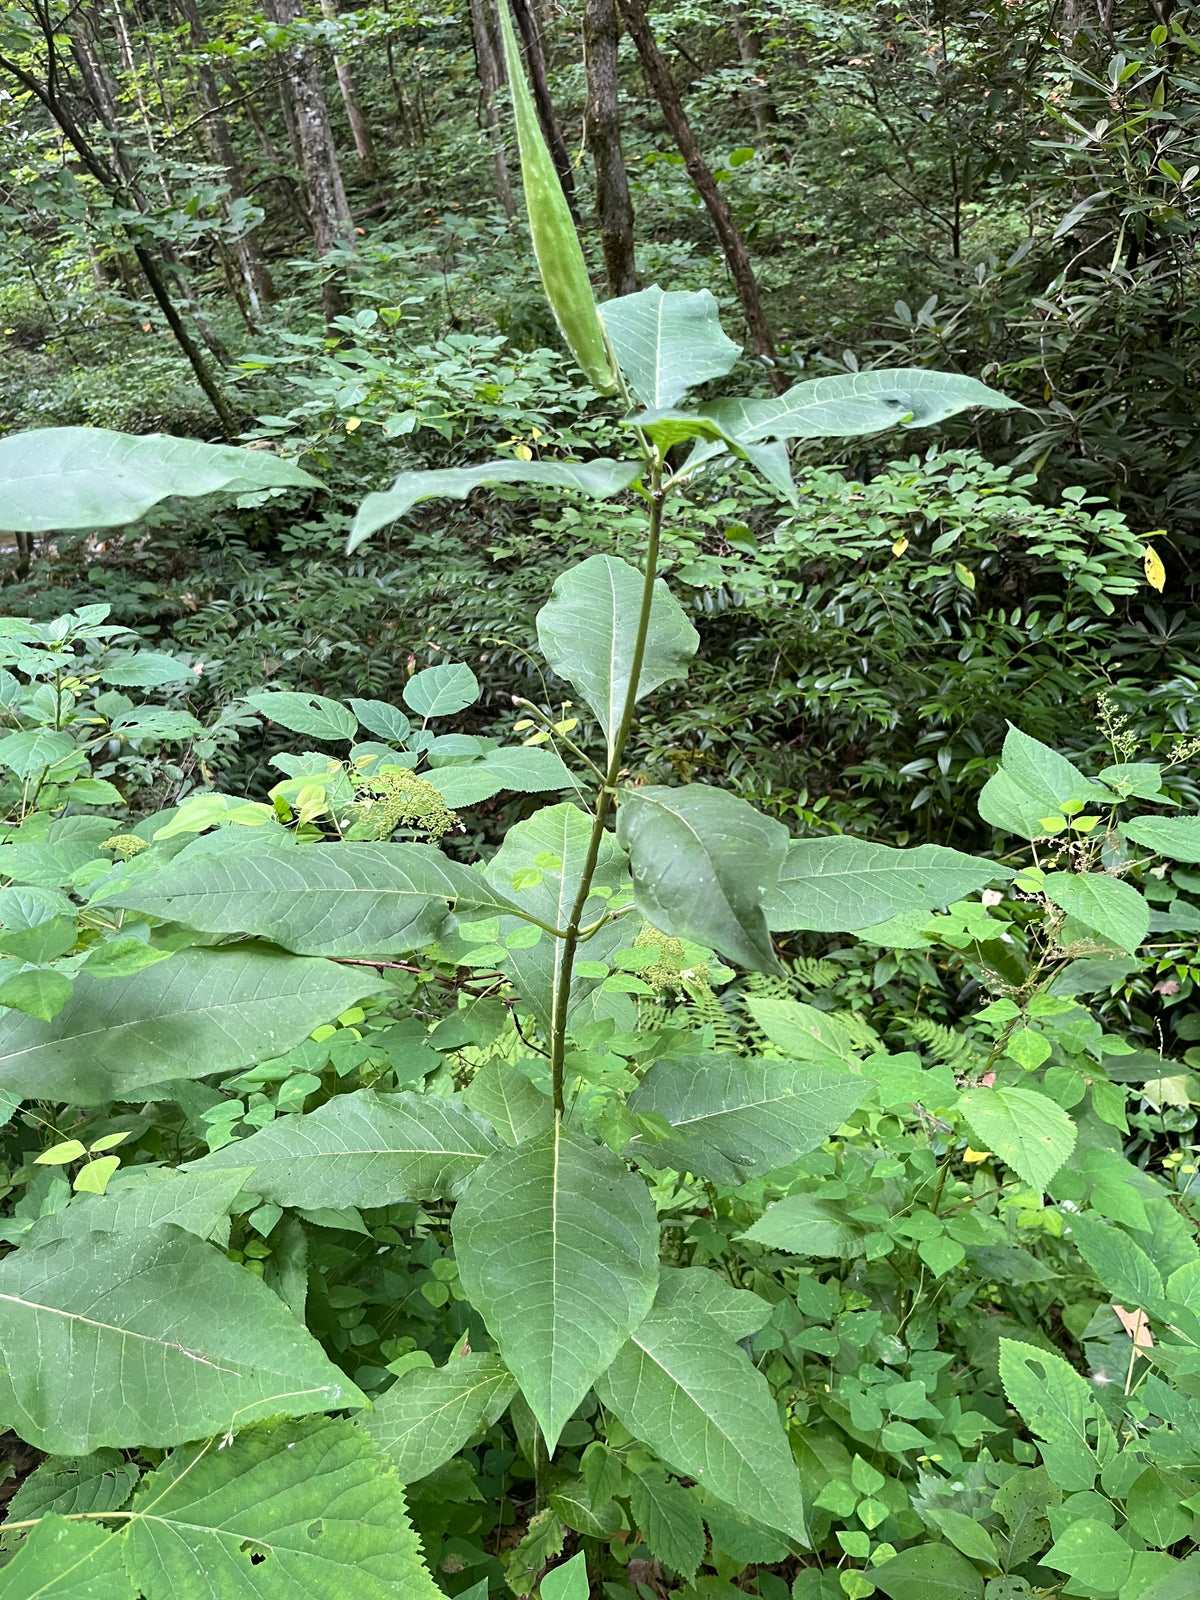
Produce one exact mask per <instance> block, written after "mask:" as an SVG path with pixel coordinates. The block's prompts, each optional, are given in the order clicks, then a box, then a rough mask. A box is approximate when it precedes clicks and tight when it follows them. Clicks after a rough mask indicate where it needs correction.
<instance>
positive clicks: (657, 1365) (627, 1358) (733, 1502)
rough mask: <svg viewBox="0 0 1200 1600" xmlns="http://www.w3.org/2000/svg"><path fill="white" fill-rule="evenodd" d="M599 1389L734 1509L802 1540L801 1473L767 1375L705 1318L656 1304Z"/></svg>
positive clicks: (670, 1458) (647, 1440) (641, 1432)
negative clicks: (756, 1367)
mask: <svg viewBox="0 0 1200 1600" xmlns="http://www.w3.org/2000/svg"><path fill="white" fill-rule="evenodd" d="M596 1392H597V1394H598V1395H599V1397H600V1401H601V1404H602V1405H606V1406H608V1407H609V1409H610V1410H612V1411H613V1412H615V1413H616V1415H617V1417H618V1418H619V1419H620V1421H621V1422H622V1423H623V1424H624V1425H625V1427H626V1428H628V1429H629V1431H630V1433H632V1434H633V1435H634V1437H635V1438H638V1439H641V1440H642V1442H643V1443H644V1444H647V1445H649V1446H650V1448H651V1449H652V1450H654V1451H655V1452H656V1453H657V1454H658V1455H659V1456H661V1457H662V1459H663V1460H664V1461H665V1462H667V1463H668V1464H669V1465H670V1466H672V1467H674V1468H675V1469H676V1470H677V1471H679V1472H681V1473H684V1474H686V1476H688V1477H690V1478H695V1479H696V1481H697V1482H698V1483H701V1484H703V1485H704V1487H705V1488H706V1489H707V1490H708V1492H709V1493H710V1494H712V1495H714V1496H716V1498H717V1499H719V1500H723V1501H724V1502H725V1503H726V1505H729V1506H732V1507H733V1509H734V1510H735V1511H740V1512H742V1513H743V1515H745V1516H749V1517H754V1518H756V1519H757V1520H758V1521H759V1522H765V1523H766V1524H767V1525H768V1527H772V1528H778V1529H780V1530H781V1531H782V1532H783V1533H785V1534H787V1535H788V1536H789V1537H790V1538H793V1539H797V1540H800V1541H801V1542H804V1541H805V1540H806V1538H807V1534H806V1530H805V1522H804V1507H803V1501H802V1496H801V1489H800V1474H799V1472H798V1471H797V1468H796V1464H795V1462H794V1461H793V1459H792V1452H791V1447H790V1446H789V1444H788V1441H787V1435H786V1434H785V1433H784V1430H783V1425H782V1423H781V1422H780V1420H779V1411H778V1408H777V1406H776V1404H775V1400H774V1397H773V1396H772V1394H771V1391H770V1389H769V1387H768V1385H767V1381H766V1379H765V1378H764V1377H763V1376H762V1374H761V1373H759V1372H756V1371H755V1369H754V1367H753V1366H752V1365H751V1363H750V1361H749V1359H748V1358H747V1356H746V1355H745V1353H744V1352H743V1351H742V1350H741V1349H740V1348H739V1347H738V1346H736V1345H734V1344H732V1343H726V1342H725V1340H724V1337H723V1336H722V1334H721V1333H720V1331H719V1329H718V1328H717V1326H716V1324H715V1323H713V1322H711V1321H709V1319H708V1318H707V1317H704V1316H697V1315H696V1313H695V1312H694V1311H690V1310H679V1309H677V1308H675V1307H672V1306H665V1307H659V1306H656V1307H655V1309H654V1310H653V1311H652V1312H651V1313H650V1315H649V1316H648V1317H647V1318H646V1319H645V1321H644V1322H643V1323H642V1324H641V1326H640V1327H639V1328H637V1329H636V1330H635V1331H634V1333H633V1334H632V1335H631V1337H630V1339H629V1340H628V1342H627V1343H626V1344H625V1345H624V1346H623V1347H622V1349H621V1352H620V1354H619V1355H618V1356H617V1358H616V1359H615V1361H614V1362H613V1363H612V1365H611V1367H609V1369H608V1371H607V1372H606V1373H605V1374H604V1375H603V1377H602V1378H600V1379H599V1381H598V1382H597V1384H596Z"/></svg>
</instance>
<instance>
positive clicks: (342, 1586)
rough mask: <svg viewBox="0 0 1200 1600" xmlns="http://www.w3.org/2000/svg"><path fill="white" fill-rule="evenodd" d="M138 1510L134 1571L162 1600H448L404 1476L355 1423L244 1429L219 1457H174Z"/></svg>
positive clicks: (316, 1420) (132, 1533)
mask: <svg viewBox="0 0 1200 1600" xmlns="http://www.w3.org/2000/svg"><path fill="white" fill-rule="evenodd" d="M198 1454H200V1455H201V1457H202V1458H201V1459H200V1460H197V1455H198ZM133 1508H134V1510H135V1511H139V1510H140V1511H142V1512H143V1515H142V1516H141V1517H139V1518H137V1519H136V1520H135V1521H134V1523H133V1525H132V1526H131V1528H130V1530H129V1533H128V1535H127V1538H128V1540H129V1552H128V1557H127V1560H128V1565H129V1570H130V1573H131V1574H132V1576H133V1578H134V1581H135V1582H136V1583H137V1584H139V1585H140V1586H141V1588H142V1590H143V1591H144V1592H145V1593H146V1594H147V1595H149V1596H152V1597H155V1600H157V1597H159V1596H162V1597H164V1600H165V1597H167V1596H171V1597H176V1596H178V1597H180V1600H184V1597H190V1596H193V1595H195V1596H200V1595H204V1596H206V1597H207V1596H208V1595H212V1596H214V1597H216V1596H220V1600H298V1597H299V1596H301V1595H303V1596H308V1595H312V1596H314V1597H315V1596H318V1595H320V1596H322V1600H324V1597H325V1596H328V1597H329V1600H334V1597H335V1596H336V1597H339V1600H340V1597H341V1596H343V1595H344V1596H346V1597H347V1600H349V1597H350V1596H353V1600H441V1591H440V1590H439V1589H438V1588H437V1586H436V1585H435V1583H434V1582H433V1579H432V1578H431V1577H430V1576H429V1572H428V1570H427V1568H426V1566H425V1563H424V1561H423V1560H422V1557H421V1550H420V1545H419V1544H418V1542H417V1536H416V1534H415V1533H414V1532H413V1530H412V1526H411V1524H410V1523H409V1520H408V1511H407V1507H406V1505H405V1501H404V1491H403V1489H402V1488H401V1486H400V1482H399V1479H398V1478H397V1477H396V1475H395V1473H394V1472H393V1471H391V1469H390V1468H389V1467H388V1465H387V1462H386V1460H385V1459H384V1458H383V1457H382V1456H381V1455H380V1454H379V1452H378V1450H377V1449H376V1448H375V1446H374V1444H373V1443H372V1442H371V1440H370V1439H369V1438H368V1437H367V1435H366V1434H365V1433H364V1432H363V1430H362V1429H361V1428H356V1427H355V1426H354V1425H353V1423H350V1422H342V1421H335V1420H332V1419H330V1418H326V1417H313V1418H309V1419H307V1420H306V1421H303V1422H299V1423H283V1424H279V1425H277V1426H273V1427H263V1428H246V1429H244V1430H243V1431H242V1432H241V1433H239V1434H238V1436H237V1438H236V1439H235V1440H234V1441H233V1443H232V1444H231V1445H227V1446H226V1448H225V1449H224V1450H223V1451H218V1450H217V1449H216V1448H214V1447H211V1446H210V1447H201V1449H200V1451H197V1448H196V1447H195V1446H189V1447H187V1448H185V1449H183V1450H178V1451H176V1452H175V1453H174V1454H173V1455H171V1456H170V1457H168V1459H167V1460H166V1461H165V1462H164V1463H163V1465H162V1466H161V1467H160V1468H159V1470H158V1471H157V1472H153V1473H150V1474H149V1475H148V1476H147V1477H146V1478H145V1479H144V1480H143V1482H142V1487H141V1489H140V1490H139V1491H138V1495H137V1498H136V1500H135V1501H134V1506H133Z"/></svg>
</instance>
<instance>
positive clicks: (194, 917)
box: [96, 769, 515, 956]
mask: <svg viewBox="0 0 1200 1600" xmlns="http://www.w3.org/2000/svg"><path fill="white" fill-rule="evenodd" d="M449 770H453V769H449ZM96 898H97V900H99V901H100V903H102V904H105V905H112V906H120V907H122V908H123V909H124V910H126V911H140V912H142V913H143V914H145V915H148V916H154V917H161V918H163V920H164V921H168V922H182V923H184V924H185V925H186V926H187V927H189V928H197V929H199V930H200V931H201V932H203V933H231V934H237V933H242V934H246V933H248V934H254V935H256V936H257V937H259V938H263V939H269V940H270V941H271V942H272V943H273V944H278V945H282V946H283V948H284V949H285V950H291V951H293V952H295V953H296V954H297V955H313V956H318V955H320V956H364V955H387V954H400V953H403V952H404V951H407V950H413V949H418V948H420V946H421V945H424V944H428V943H430V941H431V940H432V939H433V938H434V937H435V936H436V934H437V931H438V929H439V927H440V926H441V924H442V923H443V922H444V921H445V916H446V905H447V902H448V901H449V902H454V903H458V904H461V905H462V907H463V908H464V909H470V910H472V911H484V910H486V911H489V912H495V911H498V910H501V909H507V910H514V909H515V908H514V907H513V905H512V901H511V900H506V899H505V898H504V897H503V896H500V895H497V894H495V893H494V892H493V891H492V890H490V889H489V888H488V885H487V882H486V880H485V879H484V878H483V877H482V875H481V874H480V873H478V872H473V871H472V870H471V869H470V867H464V866H462V865H461V864H460V863H459V862H457V861H453V860H451V859H450V857H449V856H446V855H443V854H442V852H441V851H440V850H438V849H437V848H435V846H433V845H428V844H388V843H381V844H370V843H366V842H354V841H351V842H349V843H341V844H311V845H304V846H302V847H301V848H299V849H297V848H295V847H287V846H277V845H276V844H275V843H274V842H273V841H272V840H271V839H270V838H269V837H267V838H261V839H260V838H259V836H258V835H257V834H255V835H252V836H251V837H250V838H249V839H247V840H246V841H245V842H244V843H243V844H242V845H241V847H240V848H238V849H230V850H221V849H218V848H214V846H213V845H212V844H211V843H210V842H209V841H208V840H207V839H200V840H197V841H196V844H194V845H189V846H188V848H187V849H186V850H184V851H182V852H181V853H180V854H179V855H177V856H175V857H174V859H173V860H171V861H167V862H164V863H163V865H162V866H161V867H160V868H159V870H158V871H157V872H153V873H151V872H143V873H140V874H138V875H137V876H136V877H135V878H133V879H132V881H130V880H129V879H126V880H125V881H124V882H123V883H122V882H120V881H118V883H117V886H116V889H115V892H112V893H105V892H104V891H103V890H101V891H99V893H98V895H97V896H96Z"/></svg>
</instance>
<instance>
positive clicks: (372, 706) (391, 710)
mask: <svg viewBox="0 0 1200 1600" xmlns="http://www.w3.org/2000/svg"><path fill="white" fill-rule="evenodd" d="M348 703H349V706H350V709H351V711H353V713H354V715H355V716H356V717H357V718H358V720H359V721H360V722H361V723H362V725H363V727H364V728H366V729H367V730H368V731H369V732H370V733H373V734H375V735H376V736H377V737H378V738H380V739H386V741H387V742H388V744H398V745H402V744H403V743H404V741H405V740H406V739H407V738H408V736H409V734H410V733H411V732H412V723H411V722H410V721H409V719H408V718H407V717H406V716H405V715H404V713H403V711H398V710H397V709H396V707H395V706H390V705H388V703H387V701H386V700H354V699H351V700H350V701H349V702H348Z"/></svg>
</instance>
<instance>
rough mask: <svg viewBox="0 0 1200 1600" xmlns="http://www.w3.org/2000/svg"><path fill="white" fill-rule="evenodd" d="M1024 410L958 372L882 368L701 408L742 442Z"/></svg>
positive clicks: (840, 434) (847, 433)
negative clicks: (977, 411) (972, 412)
mask: <svg viewBox="0 0 1200 1600" xmlns="http://www.w3.org/2000/svg"><path fill="white" fill-rule="evenodd" d="M974 406H979V407H984V408H986V409H987V410H989V411H1019V410H1021V409H1022V408H1021V406H1020V403H1019V402H1018V401H1016V400H1010V399H1009V398H1008V396H1007V395H1003V394H999V393H998V392H997V391H996V390H995V389H989V388H988V387H987V385H986V384H983V383H980V382H979V380H978V378H967V377H963V376H961V375H960V374H958V373H954V372H929V371H925V370H924V369H921V368H916V367H888V368H883V367H881V368H878V369H877V370H874V371H870V372H853V373H847V374H845V375H841V374H839V375H837V376H836V377H830V378H813V379H810V380H808V381H807V382H805V383H798V384H796V385H795V386H794V388H791V389H789V390H788V391H787V392H786V394H781V395H780V396H779V397H778V399H775V400H713V401H711V402H710V403H709V404H708V405H704V406H701V407H700V412H701V415H702V416H706V417H711V418H712V419H713V421H715V422H716V423H718V424H719V426H720V427H721V428H723V429H724V430H725V431H726V432H727V433H729V434H730V435H731V436H732V437H733V438H735V439H737V440H738V441H739V442H741V443H743V444H746V443H753V442H754V441H756V440H759V439H825V438H852V437H854V436H856V435H858V434H863V433H878V432H880V431H881V430H882V429H884V428H893V427H896V426H897V425H899V426H903V427H906V428H928V427H931V426H932V425H933V424H934V423H938V422H944V421H945V420H946V418H947V417H953V416H955V415H956V414H957V413H958V412H960V411H966V410H968V409H969V408H971V407H974Z"/></svg>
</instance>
